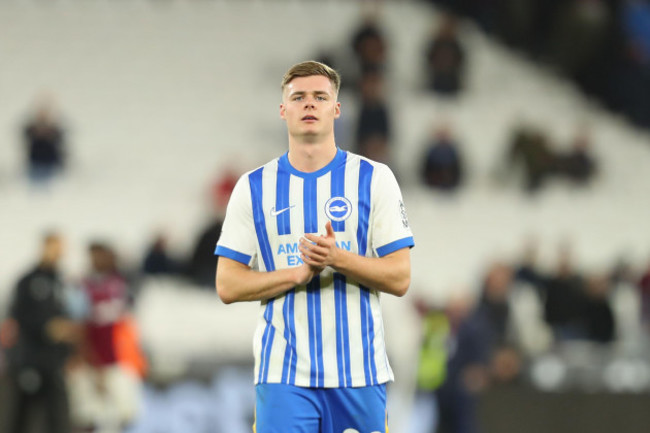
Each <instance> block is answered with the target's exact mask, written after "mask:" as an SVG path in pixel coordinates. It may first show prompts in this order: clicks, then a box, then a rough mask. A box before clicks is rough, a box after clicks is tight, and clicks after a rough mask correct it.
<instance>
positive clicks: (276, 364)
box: [215, 149, 414, 388]
mask: <svg viewBox="0 0 650 433" xmlns="http://www.w3.org/2000/svg"><path fill="white" fill-rule="evenodd" d="M328 220H330V221H332V227H333V229H334V232H335V235H336V242H337V245H338V246H339V247H340V248H344V249H346V250H348V251H351V252H354V253H357V254H360V255H362V256H367V257H382V256H385V255H387V254H390V253H392V252H394V251H397V250H399V249H402V248H407V247H412V246H413V245H414V242H413V235H412V233H411V229H410V227H409V224H408V220H407V218H406V211H405V209H404V204H403V202H402V197H401V193H400V190H399V186H398V185H397V181H396V180H395V176H394V175H393V173H392V172H391V171H390V169H389V168H388V167H387V166H386V165H384V164H380V163H377V162H374V161H371V160H369V159H366V158H363V157H361V156H358V155H355V154H353V153H349V152H345V151H342V150H340V149H339V150H338V151H337V154H336V157H335V158H334V159H333V160H332V161H331V162H330V163H329V164H328V165H327V166H325V167H323V168H322V169H320V170H318V171H316V172H313V173H304V172H300V171H298V170H296V169H295V168H294V167H292V166H291V164H290V163H289V159H288V155H287V154H285V155H283V156H281V157H280V158H278V159H275V160H273V161H271V162H269V163H267V164H266V165H264V166H262V167H260V168H258V169H256V170H253V171H251V172H249V173H246V174H244V175H243V176H242V177H241V178H240V179H239V181H238V182H237V185H236V186H235V189H234V191H233V194H232V196H231V198H230V202H229V204H228V210H227V213H226V220H225V222H224V225H223V231H222V234H221V237H220V239H219V242H218V244H217V248H216V251H215V254H217V255H220V256H224V257H228V258H230V259H233V260H236V261H238V262H241V263H244V264H246V265H248V266H250V267H251V268H253V269H258V270H260V271H273V270H276V269H283V268H288V267H291V266H298V265H300V264H301V263H302V261H301V259H300V252H299V250H298V243H299V240H300V238H301V237H302V236H303V234H305V233H318V234H324V233H325V224H326V222H327V221H328ZM254 352H255V383H285V384H291V385H297V386H303V387H327V388H330V387H359V386H369V385H377V384H381V383H385V382H388V381H390V380H393V372H392V370H391V368H390V365H389V363H388V358H387V356H386V347H385V344H384V328H383V322H382V315H381V308H380V304H379V293H378V292H377V291H376V290H373V289H370V288H367V287H364V286H362V285H360V284H359V283H358V282H356V281H353V280H351V279H348V278H347V277H346V276H344V275H343V274H340V273H338V272H334V271H333V269H331V268H326V269H325V270H324V271H323V272H322V273H321V274H320V275H319V276H317V277H315V278H314V279H313V280H312V281H311V282H310V283H309V284H307V285H305V286H298V287H295V288H293V289H292V290H289V291H288V292H285V294H283V295H281V296H277V297H275V298H273V299H270V300H267V301H262V302H261V308H260V315H259V319H258V325H257V330H256V332H255V337H254Z"/></svg>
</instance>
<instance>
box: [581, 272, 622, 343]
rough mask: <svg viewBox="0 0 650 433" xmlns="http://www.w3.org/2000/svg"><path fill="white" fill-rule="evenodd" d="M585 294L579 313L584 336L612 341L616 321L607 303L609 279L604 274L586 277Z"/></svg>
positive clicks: (591, 339) (596, 339)
mask: <svg viewBox="0 0 650 433" xmlns="http://www.w3.org/2000/svg"><path fill="white" fill-rule="evenodd" d="M585 295H586V296H585V301H584V306H583V308H582V314H581V316H582V322H583V326H584V333H585V338H586V339H587V340H589V341H593V342H595V343H610V342H612V341H613V340H614V337H615V332H616V323H615V322H614V312H613V310H612V307H611V305H610V303H609V295H610V281H609V280H608V278H607V277H606V276H604V275H594V276H591V277H589V278H587V281H586V284H585Z"/></svg>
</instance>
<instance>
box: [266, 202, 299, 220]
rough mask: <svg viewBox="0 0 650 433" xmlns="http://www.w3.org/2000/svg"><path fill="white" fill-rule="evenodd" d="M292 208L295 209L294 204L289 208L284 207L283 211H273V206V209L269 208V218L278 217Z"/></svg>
mask: <svg viewBox="0 0 650 433" xmlns="http://www.w3.org/2000/svg"><path fill="white" fill-rule="evenodd" d="M294 207H296V205H295V204H294V205H291V206H289V207H285V208H284V209H280V210H275V206H274V207H272V208H271V216H272V217H274V216H278V215H280V214H281V213H283V212H286V211H288V210H289V209H293V208H294Z"/></svg>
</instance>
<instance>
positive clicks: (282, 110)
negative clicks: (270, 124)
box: [280, 104, 287, 119]
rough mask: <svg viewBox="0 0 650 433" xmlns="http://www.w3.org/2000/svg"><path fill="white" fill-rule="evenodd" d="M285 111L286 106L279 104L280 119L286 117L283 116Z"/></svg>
mask: <svg viewBox="0 0 650 433" xmlns="http://www.w3.org/2000/svg"><path fill="white" fill-rule="evenodd" d="M286 111H287V108H286V107H285V106H284V104H280V118H281V119H286V116H285V114H286Z"/></svg>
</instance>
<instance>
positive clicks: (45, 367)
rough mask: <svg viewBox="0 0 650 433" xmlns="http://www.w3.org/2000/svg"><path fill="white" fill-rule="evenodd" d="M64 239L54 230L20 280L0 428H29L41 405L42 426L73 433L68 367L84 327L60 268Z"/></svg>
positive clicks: (53, 432)
mask: <svg viewBox="0 0 650 433" xmlns="http://www.w3.org/2000/svg"><path fill="white" fill-rule="evenodd" d="M62 254H63V240H62V238H61V236H60V235H58V234H54V233H52V234H48V235H46V236H45V238H44V240H43V246H42V253H41V260H40V262H39V264H38V265H37V266H36V267H35V268H34V269H33V270H31V271H29V272H28V273H27V274H26V275H25V276H23V277H22V278H21V279H20V280H19V282H18V284H17V285H16V289H15V292H14V294H13V300H12V302H11V306H10V310H9V318H8V321H7V323H8V325H6V327H11V328H13V332H12V333H11V334H12V335H13V336H14V338H13V339H12V340H13V341H10V342H9V345H10V346H11V347H9V348H8V354H7V355H8V373H9V374H8V384H7V385H8V386H7V389H6V391H5V392H6V393H7V399H8V401H7V402H5V403H6V404H5V403H3V404H2V407H0V413H1V415H2V416H0V420H2V424H3V425H0V431H2V432H6V433H24V432H26V431H27V425H28V423H29V420H30V418H31V415H32V414H33V411H34V410H35V409H39V410H44V411H45V423H44V426H43V429H42V430H41V431H44V432H48V433H69V432H70V419H69V409H68V396H67V389H66V384H65V376H64V367H65V362H66V359H67V357H68V355H69V353H70V348H71V346H70V345H71V344H72V343H73V342H75V341H77V339H78V338H79V328H78V326H77V325H76V324H75V322H74V321H72V320H71V319H69V318H68V317H67V313H66V307H65V301H64V286H63V283H62V281H61V278H60V276H59V271H58V269H57V267H58V263H59V261H60V259H61V256H62Z"/></svg>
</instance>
